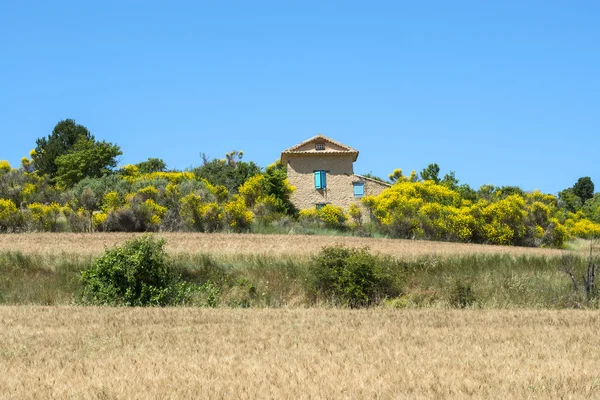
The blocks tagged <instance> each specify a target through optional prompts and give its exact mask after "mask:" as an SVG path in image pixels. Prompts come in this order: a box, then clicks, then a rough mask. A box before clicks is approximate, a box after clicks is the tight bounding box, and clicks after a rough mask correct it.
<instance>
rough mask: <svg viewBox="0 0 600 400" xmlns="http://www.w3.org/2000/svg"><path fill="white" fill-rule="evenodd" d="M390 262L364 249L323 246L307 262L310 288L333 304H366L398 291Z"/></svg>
mask: <svg viewBox="0 0 600 400" xmlns="http://www.w3.org/2000/svg"><path fill="white" fill-rule="evenodd" d="M395 264H396V263H394V261H393V260H392V259H389V258H384V257H380V256H375V255H372V254H370V253H369V251H368V250H367V249H355V248H348V247H343V246H334V247H324V248H323V250H321V252H320V253H319V254H318V256H316V258H315V259H314V260H313V263H312V265H310V267H309V269H310V275H311V279H310V280H309V285H310V289H312V290H313V291H314V292H315V294H316V296H317V297H325V299H326V300H328V301H332V302H333V303H334V304H336V305H345V306H348V307H351V308H358V307H368V306H372V305H375V304H377V303H379V302H380V301H382V300H384V299H386V298H388V297H394V296H398V295H399V294H400V285H399V276H400V275H399V271H398V270H396V271H393V270H392V269H393V268H392V267H393V265H395Z"/></svg>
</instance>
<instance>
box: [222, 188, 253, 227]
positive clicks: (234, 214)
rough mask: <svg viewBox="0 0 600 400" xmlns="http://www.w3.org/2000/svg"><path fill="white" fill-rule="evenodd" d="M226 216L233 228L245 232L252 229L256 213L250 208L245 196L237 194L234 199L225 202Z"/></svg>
mask: <svg viewBox="0 0 600 400" xmlns="http://www.w3.org/2000/svg"><path fill="white" fill-rule="evenodd" d="M225 217H226V219H227V223H228V225H229V226H230V227H231V229H233V230H234V231H235V232H244V231H247V230H249V229H250V225H251V224H252V221H253V220H254V213H252V211H250V210H248V208H247V206H246V202H245V200H244V197H242V196H241V195H235V196H233V200H232V201H230V202H228V203H226V204H225Z"/></svg>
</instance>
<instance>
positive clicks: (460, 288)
mask: <svg viewBox="0 0 600 400" xmlns="http://www.w3.org/2000/svg"><path fill="white" fill-rule="evenodd" d="M473 303H475V295H474V294H473V288H471V285H470V284H468V283H463V282H461V281H460V280H458V279H457V280H456V282H455V283H454V286H453V287H452V290H451V291H450V304H452V305H453V306H454V307H457V308H466V307H469V306H471V305H473Z"/></svg>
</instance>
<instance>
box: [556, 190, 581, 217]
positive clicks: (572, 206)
mask: <svg viewBox="0 0 600 400" xmlns="http://www.w3.org/2000/svg"><path fill="white" fill-rule="evenodd" d="M558 199H559V201H560V206H561V208H564V209H565V210H566V211H568V212H572V213H576V212H577V211H579V210H581V207H582V206H583V202H582V201H581V198H580V197H579V196H577V195H576V194H575V191H574V190H573V188H569V189H565V190H562V191H560V192H559V193H558Z"/></svg>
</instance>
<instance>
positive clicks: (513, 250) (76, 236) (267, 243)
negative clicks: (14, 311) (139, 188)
mask: <svg viewBox="0 0 600 400" xmlns="http://www.w3.org/2000/svg"><path fill="white" fill-rule="evenodd" d="M137 235H139V234H134V233H88V234H82V233H24V234H14V235H9V234H7V235H0V251H7V250H10V251H16V250H19V251H22V252H24V253H42V254H61V253H74V254H81V255H95V254H99V253H102V252H103V251H104V249H105V248H106V247H112V246H114V245H116V244H120V243H123V242H124V241H126V240H128V239H131V238H132V237H135V236H137ZM160 236H162V237H164V238H165V239H166V240H167V250H168V251H169V252H171V253H190V254H194V253H207V254H214V255H248V254H265V255H270V256H285V257H304V256H309V255H311V254H314V253H316V252H317V251H319V250H320V249H321V248H322V247H323V246H328V245H335V244H345V245H347V246H352V247H365V246H368V247H369V248H370V249H371V251H373V252H375V253H381V254H387V255H392V256H396V257H404V258H407V257H418V256H425V255H433V256H440V257H444V256H449V255H465V254H511V255H532V256H533V255H536V256H557V255H561V254H564V252H563V251H561V250H552V249H536V248H525V247H507V246H490V245H477V244H465V243H447V242H433V241H424V240H401V239H372V238H358V237H345V236H310V235H259V234H221V233H214V234H203V233H161V234H160Z"/></svg>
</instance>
